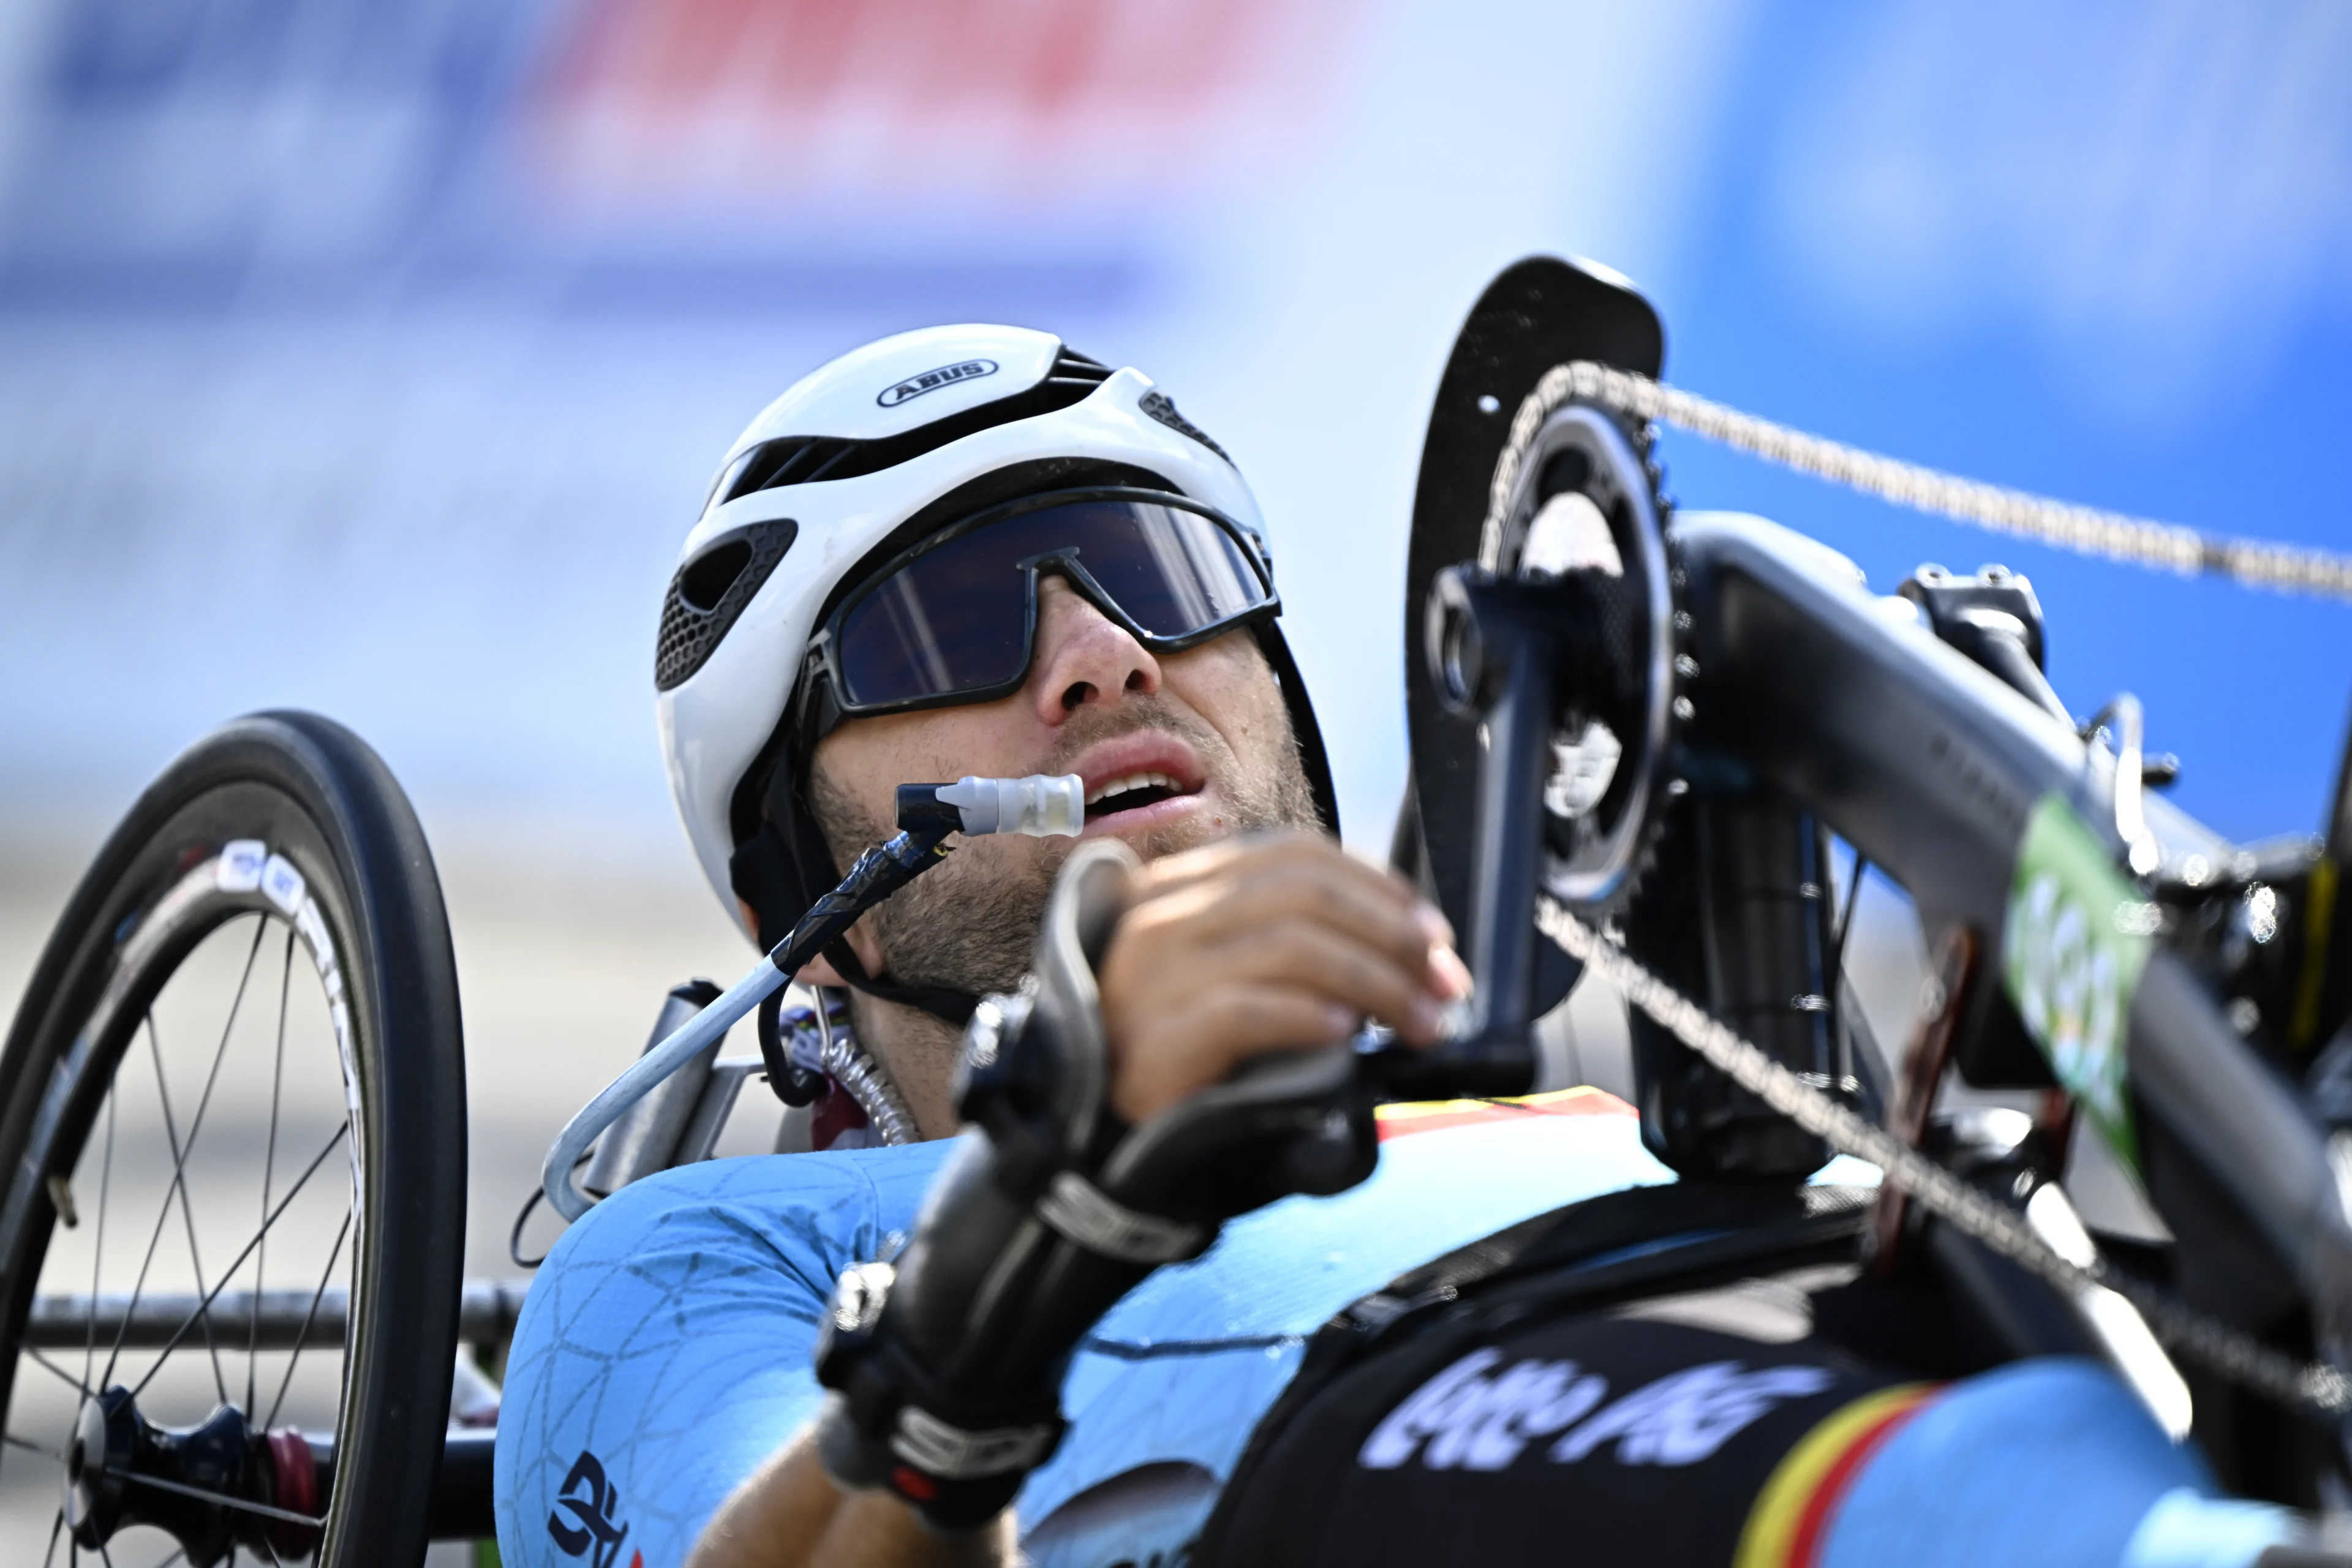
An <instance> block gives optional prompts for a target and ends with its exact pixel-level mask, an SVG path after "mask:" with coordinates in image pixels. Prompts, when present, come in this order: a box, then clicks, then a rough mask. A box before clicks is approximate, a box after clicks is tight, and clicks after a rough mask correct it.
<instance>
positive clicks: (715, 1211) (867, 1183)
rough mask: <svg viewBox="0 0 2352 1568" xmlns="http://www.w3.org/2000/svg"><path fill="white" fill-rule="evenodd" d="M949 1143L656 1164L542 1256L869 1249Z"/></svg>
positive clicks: (899, 1223) (907, 1219)
mask: <svg viewBox="0 0 2352 1568" xmlns="http://www.w3.org/2000/svg"><path fill="white" fill-rule="evenodd" d="M949 1148H950V1142H936V1143H913V1144H906V1145H901V1146H898V1147H895V1148H877V1149H851V1150H839V1151H833V1152H825V1153H815V1154H755V1155H749V1156H745V1157H742V1158H739V1159H731V1160H707V1161H704V1162H702V1163H698V1164H693V1165H681V1166H678V1167H677V1168H676V1169H675V1170H668V1171H662V1172H659V1173H656V1174H654V1175H651V1176H647V1177H646V1178H645V1179H644V1180H643V1181H639V1182H634V1183H632V1184H629V1185H628V1186H625V1187H624V1188H622V1189H621V1190H620V1191H619V1192H617V1193H614V1194H613V1195H612V1196H611V1197H608V1198H606V1199H605V1200H604V1202H602V1203H600V1204H598V1205H596V1206H595V1207H594V1208H592V1209H590V1210H589V1211H588V1213H587V1214H586V1215H583V1216H582V1217H581V1219H580V1220H579V1221H577V1222H576V1223H575V1224H573V1226H572V1228H571V1229H570V1230H568V1231H566V1232H564V1234H563V1237H562V1240H561V1241H559V1242H558V1243H557V1244H556V1247H555V1248H554V1250H553V1251H552V1252H551V1254H550V1255H549V1258H548V1266H549V1267H550V1268H554V1269H557V1270H575V1269H579V1268H593V1267H595V1266H596V1265H597V1264H598V1263H600V1262H604V1263H611V1262H619V1261H624V1260H642V1259H643V1258H644V1257H645V1256H646V1253H647V1251H648V1250H651V1249H664V1250H670V1249H676V1248H678V1247H688V1248H705V1247H709V1246H711V1245H712V1244H714V1243H722V1244H723V1243H724V1242H726V1241H728V1240H730V1239H735V1240H742V1239H748V1238H749V1237H752V1236H757V1237H763V1238H765V1240H766V1242H767V1244H769V1245H773V1246H779V1247H786V1248H789V1249H792V1250H802V1249H808V1248H813V1249H814V1250H815V1251H818V1252H821V1253H824V1254H827V1255H831V1254H835V1253H840V1254H842V1255H844V1256H845V1257H847V1256H854V1255H861V1254H863V1255H869V1256H870V1255H871V1253H872V1251H873V1249H874V1248H875V1247H877V1246H878V1245H879V1243H880V1242H881V1241H882V1239H883V1238H884V1237H887V1235H888V1234H889V1233H890V1232H892V1231H894V1230H896V1231H903V1230H905V1229H907V1228H908V1226H911V1225H912V1224H913V1221H914V1216H915V1212H916V1210H917V1209H918V1208H919V1207H920V1206H921V1204H922V1197H923V1194H924V1192H925V1190H926V1189H928V1188H929V1185H930V1182H931V1178H932V1177H933V1176H934V1175H936V1174H937V1173H938V1172H939V1168H940V1164H941V1163H942V1162H943V1161H944V1160H945V1159H946V1157H947V1153H948V1150H949Z"/></svg>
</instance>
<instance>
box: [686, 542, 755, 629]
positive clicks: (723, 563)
mask: <svg viewBox="0 0 2352 1568" xmlns="http://www.w3.org/2000/svg"><path fill="white" fill-rule="evenodd" d="M750 563H751V541H750V540H748V539H730V540H728V541H727V542H725V543H723V544H720V545H719V546H718V547H717V548H716V549H711V550H706V551H704V552H702V553H701V554H699V555H698V556H696V557H695V558H694V559H693V560H691V561H689V562H688V563H686V566H685V568H684V569H683V570H682V571H680V572H679V573H678V574H677V600H678V603H679V604H681V605H684V606H685V607H686V608H688V609H689V610H692V611H693V612H694V613H695V614H696V615H698V616H707V615H709V613H710V612H711V611H713V610H715V609H717V608H718V607H719V598H720V597H721V596H722V595H725V593H726V592H727V590H728V589H730V588H731V587H733V586H734V585H735V579H736V578H738V577H740V576H741V575H742V574H743V568H744V567H745V566H747V565H749V564H750Z"/></svg>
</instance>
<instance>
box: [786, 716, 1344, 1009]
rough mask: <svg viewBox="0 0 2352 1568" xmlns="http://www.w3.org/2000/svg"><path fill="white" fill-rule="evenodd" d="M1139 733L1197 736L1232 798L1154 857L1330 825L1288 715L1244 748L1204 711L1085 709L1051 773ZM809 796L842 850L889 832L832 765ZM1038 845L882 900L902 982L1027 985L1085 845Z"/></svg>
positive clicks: (844, 855) (1150, 838)
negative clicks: (1069, 868)
mask: <svg viewBox="0 0 2352 1568" xmlns="http://www.w3.org/2000/svg"><path fill="white" fill-rule="evenodd" d="M1277 711H1280V710H1277ZM1139 730H1160V731H1166V732H1168V733H1170V734H1172V735H1175V736H1177V737H1178V738H1179V739H1181V740H1182V741H1184V742H1187V743H1189V744H1190V745H1191V746H1192V749H1193V752H1195V754H1197V755H1198V756H1199V757H1200V758H1201V759H1202V762H1203V763H1205V764H1206V765H1207V767H1208V771H1209V779H1210V782H1211V783H1212V784H1214V785H1216V787H1217V790H1218V792H1219V794H1220V795H1222V796H1223V806H1224V809H1223V810H1222V811H1221V812H1219V813H1218V814H1216V816H1214V817H1213V818H1211V817H1207V816H1203V815H1202V814H1201V813H1198V812H1195V813H1193V814H1192V816H1191V817H1189V818H1188V819H1187V820H1186V821H1184V822H1182V823H1179V824H1175V825H1172V826H1169V827H1166V828H1162V829H1160V830H1158V831H1156V832H1153V833H1151V834H1149V835H1146V836H1144V837H1141V838H1139V839H1130V840H1129V843H1130V845H1131V846H1132V847H1134V849H1135V850H1136V852H1137V853H1138V854H1139V855H1141V856H1142V857H1143V858H1145V859H1147V860H1153V859H1158V858H1160V857H1161V856H1163V855H1172V854H1175V853H1177V852H1178V851H1180V850H1184V849H1192V848H1196V847H1199V846H1201V845H1202V844H1207V843H1211V842H1213V841H1214V840H1216V839H1219V838H1225V837H1233V836H1234V835H1236V834H1243V833H1255V832H1261V831H1264V830H1265V829H1269V828H1276V827H1307V828H1313V827H1318V826H1320V825H1321V817H1320V816H1319V814H1318V812H1317V810H1316V807H1315V794H1314V791H1313V790H1312V789H1311V788H1310V787H1309V786H1308V784H1307V770H1306V767H1305V766H1304V765H1303V764H1302V763H1301V762H1300V761H1299V756H1298V745H1297V741H1296V739H1295V738H1294V736H1293V733H1292V731H1291V727H1290V723H1289V721H1288V718H1287V715H1285V716H1284V718H1283V720H1282V721H1281V722H1280V723H1278V724H1275V725H1260V726H1257V727H1255V731H1253V732H1252V733H1251V735H1250V736H1249V739H1248V740H1247V741H1246V742H1244V746H1245V750H1246V752H1249V753H1251V754H1247V755H1236V754H1235V752H1234V748H1232V747H1231V746H1229V745H1227V744H1226V743H1225V741H1224V738H1223V736H1221V735H1219V734H1218V733H1217V731H1214V730H1213V729H1212V728H1210V727H1209V725H1207V724H1206V723H1204V722H1202V721H1201V720H1200V719H1198V718H1196V717H1195V716H1193V715H1192V714H1191V713H1189V712H1186V711H1183V710H1178V709H1175V708H1172V707H1170V706H1168V705H1165V704H1163V703H1161V702H1160V701H1158V700H1144V701H1142V702H1140V703H1137V704H1133V705H1129V706H1128V707H1126V708H1125V709H1123V710H1122V711H1121V712H1120V713H1119V714H1118V715H1117V716H1115V717H1108V718H1106V719H1104V720H1103V721H1099V722H1095V721H1090V717H1089V716H1087V715H1083V714H1082V715H1079V716H1077V717H1075V718H1073V719H1072V720H1071V721H1069V723H1068V724H1067V725H1066V727H1065V729H1064V731H1063V734H1062V736H1061V739H1060V740H1059V741H1058V742H1056V744H1055V748H1054V751H1053V753H1052V754H1051V755H1050V756H1049V757H1047V758H1046V760H1045V763H1044V764H1043V767H1042V771H1043V772H1045V773H1060V772H1064V771H1066V764H1067V763H1068V762H1069V761H1070V760H1071V759H1072V758H1075V757H1076V756H1077V755H1078V753H1079V752H1083V751H1085V750H1086V749H1087V747H1089V746H1092V745H1095V744H1096V743H1097V742H1102V741H1106V740H1109V739H1113V738H1115V737H1118V736H1120V735H1126V734H1130V733H1133V732H1134V731H1139ZM809 793H810V802H809V805H810V808H811V810H812V811H813V812H814V815H815V816H816V819H817V822H818V825H819V826H821V827H822V828H823V830H824V836H825V841H826V842H827V843H828V844H829V845H830V846H831V847H832V848H833V852H834V854H835V858H837V859H839V860H841V861H843V862H847V861H849V860H851V859H854V858H856V856H858V855H859V854H862V853H863V852H864V851H865V850H866V849H867V848H868V847H871V846H873V845H875V844H877V843H879V842H881V840H882V839H883V838H884V837H886V834H885V832H884V830H883V828H882V826H881V825H880V824H878V823H877V822H875V821H874V819H873V817H872V816H871V815H870V814H868V813H867V812H866V809H865V807H864V806H863V805H861V804H860V803H859V802H857V801H856V799H854V798H852V797H851V796H850V795H848V794H847V792H845V791H844V790H842V789H841V788H840V787H839V786H838V785H836V784H834V782H833V781H832V780H831V779H829V778H828V777H827V776H826V775H825V773H824V769H822V768H813V769H811V771H810V779H809ZM1032 842H1033V844H1034V851H1033V852H1032V853H1030V854H1026V855H1022V856H1019V857H1017V858H1013V863H1012V864H1011V865H1010V866H991V865H988V864H985V863H983V862H982V858H981V857H979V856H977V855H964V854H959V855H954V856H950V858H948V860H947V862H946V863H945V864H943V865H941V866H940V867H939V868H937V869H935V870H932V871H930V872H929V873H928V874H926V875H925V876H924V877H923V878H922V879H920V880H919V881H916V882H912V883H909V884H908V886H906V887H905V888H902V889H899V890H898V893H897V894H896V895H895V896H894V897H892V898H891V899H890V900H888V901H887V902H886V903H884V904H881V905H880V906H878V907H877V909H876V910H875V911H874V921H875V933H876V935H877V937H879V938H880V940H881V944H882V951H883V952H884V953H885V954H886V955H887V959H888V965H889V978H890V979H891V981H892V982H893V983H895V984H899V985H908V986H936V987H940V988H943V989H946V990H950V991H961V992H963V993H965V994H969V995H974V996H980V995H987V994H991V993H1003V992H1009V991H1011V990H1013V988H1014V987H1015V986H1017V985H1018V984H1020V983H1021V977H1022V976H1023V975H1024V974H1025V973H1028V970H1029V960H1030V956H1031V952H1032V950H1033V949H1034V947H1035V945H1036V941H1037V929H1038V927H1039V926H1040V925H1041V924H1042V923H1043V922H1044V920H1045V903H1046V900H1048V899H1050V898H1051V897H1052V896H1053V891H1054V879H1055V876H1056V875H1057V874H1058V873H1059V872H1060V870H1061V868H1062V863H1063V861H1065V860H1066V859H1067V858H1069V855H1070V851H1071V850H1072V849H1073V848H1074V847H1076V840H1074V839H1069V838H1044V839H1037V840H1034V841H1032Z"/></svg>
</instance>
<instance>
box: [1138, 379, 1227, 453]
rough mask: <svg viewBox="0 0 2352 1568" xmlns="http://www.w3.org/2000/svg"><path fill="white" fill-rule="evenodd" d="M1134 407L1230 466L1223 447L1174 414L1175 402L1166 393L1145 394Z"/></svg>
mask: <svg viewBox="0 0 2352 1568" xmlns="http://www.w3.org/2000/svg"><path fill="white" fill-rule="evenodd" d="M1135 405H1136V406H1137V407H1138V408H1140V409H1141V410H1143V412H1144V413H1146V414H1148V415H1150V416H1151V417H1152V418H1154V419H1157V420H1159V421H1160V423H1161V424H1162V425H1165V426H1168V428H1170V429H1171V430H1173V431H1175V432H1176V433H1177V434H1178V435H1179V436H1190V437H1192V439H1193V440H1195V441H1198V442H1199V443H1201V445H1202V446H1203V447H1207V448H1208V449H1209V450H1210V451H1212V452H1214V453H1215V454H1216V455H1217V456H1218V457H1220V458H1225V461H1226V462H1227V463H1229V464H1230V463H1231V462H1232V461H1233V459H1232V458H1226V457H1225V449H1224V448H1223V447H1220V446H1218V445H1217V444H1216V443H1215V442H1214V441H1212V440H1211V439H1209V433H1208V432H1207V431H1206V430H1203V429H1202V428H1201V427H1200V426H1198V425H1195V424H1193V423H1192V421H1191V420H1190V419H1187V418H1185V417H1184V416H1182V415H1181V414H1179V413H1177V412H1176V404H1175V400H1174V399H1172V398H1171V397H1170V396H1169V395H1167V394H1166V393H1164V392H1147V393H1145V394H1144V395H1142V396H1141V397H1139V398H1138V399H1136V404H1135Z"/></svg>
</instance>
